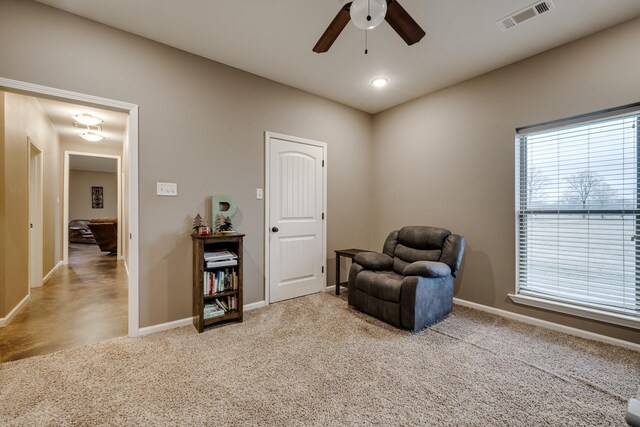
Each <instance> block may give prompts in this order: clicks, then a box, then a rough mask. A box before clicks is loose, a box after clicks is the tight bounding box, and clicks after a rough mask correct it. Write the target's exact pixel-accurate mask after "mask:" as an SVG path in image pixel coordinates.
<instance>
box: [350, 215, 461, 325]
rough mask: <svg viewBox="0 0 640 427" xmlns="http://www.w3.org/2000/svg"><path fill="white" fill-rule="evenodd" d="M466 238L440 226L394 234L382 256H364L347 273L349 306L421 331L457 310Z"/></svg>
mask: <svg viewBox="0 0 640 427" xmlns="http://www.w3.org/2000/svg"><path fill="white" fill-rule="evenodd" d="M464 243H465V242H464V237H462V236H459V235H456V234H451V232H450V231H449V230H445V229H443V228H436V227H426V226H411V227H404V228H402V229H401V230H396V231H392V232H391V233H390V234H389V236H388V237H387V240H386V241H385V243H384V247H383V250H382V252H383V253H381V254H379V253H374V252H363V253H360V254H358V255H356V256H355V257H354V258H353V264H352V265H351V270H350V271H349V287H348V301H349V305H351V306H353V307H355V308H357V309H358V310H360V311H363V312H365V313H367V314H370V315H372V316H374V317H377V318H379V319H381V320H384V321H385V322H388V323H390V324H392V325H394V326H397V327H400V328H405V329H411V330H414V331H417V330H420V329H422V328H424V327H425V326H429V325H432V324H434V323H436V322H439V321H440V320H442V319H443V318H444V317H446V316H447V315H448V314H449V313H450V312H451V309H452V307H453V280H454V278H455V277H456V274H457V272H458V269H459V268H460V263H461V262H462V256H463V253H464Z"/></svg>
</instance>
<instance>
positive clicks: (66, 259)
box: [62, 150, 123, 265]
mask: <svg viewBox="0 0 640 427" xmlns="http://www.w3.org/2000/svg"><path fill="white" fill-rule="evenodd" d="M70 156H86V157H101V158H105V159H116V160H117V162H118V171H117V174H118V184H117V185H118V194H117V198H118V200H117V208H116V209H117V212H118V214H117V218H118V259H119V260H120V259H123V257H122V217H121V209H122V159H121V156H116V155H113V154H96V153H86V152H83V151H69V150H65V152H64V165H63V168H64V172H63V173H64V185H63V190H62V191H63V200H64V214H63V220H62V221H63V222H62V224H64V226H63V227H62V228H63V231H62V236H63V237H62V242H63V245H64V246H63V249H62V254H63V255H62V263H63V264H65V265H66V264H69V226H68V224H69V175H70V172H69V166H70V165H69V157H70ZM87 219H91V218H87Z"/></svg>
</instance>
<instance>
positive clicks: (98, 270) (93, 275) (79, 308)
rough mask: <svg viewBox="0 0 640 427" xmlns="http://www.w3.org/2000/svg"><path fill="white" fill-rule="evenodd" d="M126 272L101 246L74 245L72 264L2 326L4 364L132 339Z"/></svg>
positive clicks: (34, 291)
mask: <svg viewBox="0 0 640 427" xmlns="http://www.w3.org/2000/svg"><path fill="white" fill-rule="evenodd" d="M127 295H128V289H127V273H126V270H125V268H124V263H123V262H122V261H118V260H117V259H116V257H115V256H109V255H108V254H107V253H105V252H100V250H99V248H98V246H97V245H86V244H78V243H72V244H70V245H69V265H65V266H62V267H61V268H60V269H58V271H56V272H55V273H54V275H53V276H52V277H51V278H50V279H49V280H48V281H47V283H46V284H45V285H44V286H42V287H41V288H33V289H31V298H30V299H29V302H28V303H27V304H26V306H25V307H24V308H23V309H22V310H21V311H20V312H19V313H18V314H17V315H16V316H15V317H14V318H13V319H12V320H11V322H10V323H9V325H7V326H5V327H4V328H0V362H8V361H12V360H18V359H24V358H27V357H31V356H37V355H41V354H47V353H52V352H55V351H58V350H63V349H66V348H71V347H76V346H79V345H84V344H91V343H95V342H99V341H103V340H107V339H110V338H115V337H119V336H124V335H127Z"/></svg>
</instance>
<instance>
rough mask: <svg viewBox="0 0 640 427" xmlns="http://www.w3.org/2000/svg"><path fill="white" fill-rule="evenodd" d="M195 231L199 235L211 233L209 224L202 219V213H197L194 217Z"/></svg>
mask: <svg viewBox="0 0 640 427" xmlns="http://www.w3.org/2000/svg"><path fill="white" fill-rule="evenodd" d="M193 232H194V233H195V234H197V235H199V236H208V235H209V234H211V229H210V228H209V224H207V222H206V221H204V220H203V219H202V217H201V216H200V214H197V215H196V217H195V218H194V219H193Z"/></svg>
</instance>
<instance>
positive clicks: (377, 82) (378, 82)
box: [371, 77, 389, 87]
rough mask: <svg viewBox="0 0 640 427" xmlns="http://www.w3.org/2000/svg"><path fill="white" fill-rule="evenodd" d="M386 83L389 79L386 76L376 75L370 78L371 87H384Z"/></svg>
mask: <svg viewBox="0 0 640 427" xmlns="http://www.w3.org/2000/svg"><path fill="white" fill-rule="evenodd" d="M387 83H389V79H388V78H386V77H376V78H375V79H373V80H371V85H372V86H373V87H385V86H386V85H387Z"/></svg>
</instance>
